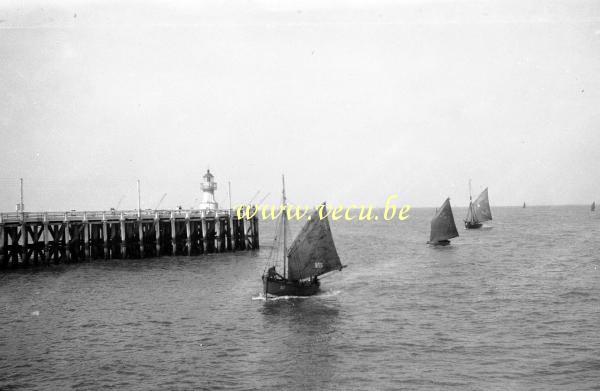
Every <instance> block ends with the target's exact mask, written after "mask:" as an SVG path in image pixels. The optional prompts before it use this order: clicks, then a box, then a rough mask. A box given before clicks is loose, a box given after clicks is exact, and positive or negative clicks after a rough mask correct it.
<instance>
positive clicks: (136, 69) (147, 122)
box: [0, 0, 600, 211]
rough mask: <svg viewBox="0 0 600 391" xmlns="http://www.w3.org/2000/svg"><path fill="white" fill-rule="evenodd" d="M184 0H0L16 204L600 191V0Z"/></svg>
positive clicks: (7, 181) (417, 198) (2, 108)
mask: <svg viewBox="0 0 600 391" xmlns="http://www.w3.org/2000/svg"><path fill="white" fill-rule="evenodd" d="M169 3H173V4H168V3H167V2H164V3H161V2H148V1H144V2H132V1H115V2H97V3H95V2H85V1H83V2H82V1H78V2H60V1H53V2H47V3H46V2H38V3H35V2H21V1H19V2H11V1H8V2H6V1H5V2H3V3H2V5H0V98H1V100H2V104H0V210H2V211H13V210H14V208H15V204H16V203H17V202H18V197H19V186H18V178H19V177H23V178H24V180H25V206H26V208H27V209H28V210H65V209H77V210H84V209H94V210H101V209H108V208H110V207H114V206H116V205H117V203H118V202H119V199H121V197H123V196H125V197H124V199H123V201H122V203H121V207H122V208H135V207H136V203H137V195H136V179H137V178H139V179H140V180H141V182H142V207H149V208H154V207H155V206H156V203H158V201H159V199H160V198H161V196H162V194H163V193H167V197H166V198H165V201H164V202H163V204H162V205H161V207H165V208H167V207H175V206H177V205H182V206H184V207H189V206H191V205H192V204H194V202H195V200H196V199H198V198H201V194H200V189H199V183H200V181H201V176H202V174H203V173H204V171H205V170H206V168H207V167H208V166H210V169H211V171H212V172H213V173H214V174H215V176H216V180H217V182H219V186H220V188H219V190H218V192H217V197H216V198H217V200H218V201H220V202H222V203H224V206H226V204H227V202H226V200H227V191H226V188H227V181H231V183H232V188H233V201H234V203H237V202H241V201H247V200H249V199H250V198H251V197H252V196H253V195H254V194H255V193H256V192H257V191H259V190H260V192H261V196H259V197H257V198H258V199H260V198H262V197H263V196H264V195H266V194H268V193H271V195H270V196H269V197H268V198H267V200H266V201H267V202H278V201H279V192H280V191H281V189H280V181H281V179H280V175H281V173H282V172H283V173H285V174H286V179H287V184H288V186H287V191H288V196H289V199H290V201H292V202H296V203H310V204H313V203H317V202H319V201H321V200H327V201H328V202H329V203H330V204H331V203H344V204H349V203H372V204H374V205H383V204H384V202H385V199H386V197H387V196H388V195H389V194H393V193H397V194H399V200H398V203H409V204H412V205H414V206H437V205H440V204H441V203H442V201H443V200H444V199H445V197H447V196H449V197H451V199H452V203H453V204H454V205H465V204H468V180H469V178H472V180H473V188H474V192H477V191H479V190H482V189H483V188H484V187H486V186H489V189H490V190H489V194H490V200H491V203H492V205H518V204H521V203H522V202H523V201H526V202H527V203H528V204H574V203H576V204H578V203H583V204H587V203H591V201H592V200H594V199H596V200H600V176H599V174H598V173H599V171H600V1H596V0H590V1H573V0H562V1H522V0H518V1H517V0H515V1H497V2H489V1H446V0H432V1H416V0H407V1H379V2H367V1H354V2H347V1H344V2H342V1H339V2H338V1H294V2H281V1H277V0H273V1H238V2H227V5H225V4H224V2H206V1H202V2H196V1H190V2H189V3H187V4H185V3H182V2H177V3H178V4H179V5H174V3H176V2H169ZM57 4H58V5H57Z"/></svg>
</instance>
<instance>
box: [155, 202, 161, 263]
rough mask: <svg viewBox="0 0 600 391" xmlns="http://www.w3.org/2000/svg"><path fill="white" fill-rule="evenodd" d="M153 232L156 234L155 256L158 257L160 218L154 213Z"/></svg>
mask: <svg viewBox="0 0 600 391" xmlns="http://www.w3.org/2000/svg"><path fill="white" fill-rule="evenodd" d="M154 234H155V235H156V256H157V257H160V218H159V217H158V213H155V214H154Z"/></svg>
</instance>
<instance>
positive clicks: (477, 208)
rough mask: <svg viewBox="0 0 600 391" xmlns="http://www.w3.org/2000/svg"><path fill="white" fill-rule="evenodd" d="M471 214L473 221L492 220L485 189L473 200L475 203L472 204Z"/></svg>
mask: <svg viewBox="0 0 600 391" xmlns="http://www.w3.org/2000/svg"><path fill="white" fill-rule="evenodd" d="M473 214H474V216H475V220H477V221H479V222H484V221H488V220H491V219H492V211H491V209H490V201H489V199H488V189H487V187H486V188H485V190H484V191H482V192H481V194H479V197H477V198H476V199H475V202H473ZM467 217H468V215H467Z"/></svg>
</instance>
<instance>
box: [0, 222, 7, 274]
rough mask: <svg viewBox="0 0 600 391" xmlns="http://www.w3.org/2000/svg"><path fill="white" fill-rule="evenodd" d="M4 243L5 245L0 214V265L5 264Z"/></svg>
mask: <svg viewBox="0 0 600 391" xmlns="http://www.w3.org/2000/svg"><path fill="white" fill-rule="evenodd" d="M4 245H5V239H4V222H3V221H2V215H0V267H4V266H6V265H5V263H4V261H5V259H4V257H5V255H4Z"/></svg>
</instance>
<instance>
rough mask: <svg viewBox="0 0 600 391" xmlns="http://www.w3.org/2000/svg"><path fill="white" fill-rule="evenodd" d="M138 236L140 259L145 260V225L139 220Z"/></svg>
mask: <svg viewBox="0 0 600 391" xmlns="http://www.w3.org/2000/svg"><path fill="white" fill-rule="evenodd" d="M138 236H139V237H140V258H144V223H143V222H142V218H141V217H140V218H138Z"/></svg>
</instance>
